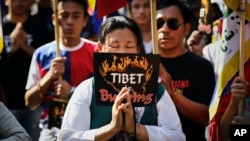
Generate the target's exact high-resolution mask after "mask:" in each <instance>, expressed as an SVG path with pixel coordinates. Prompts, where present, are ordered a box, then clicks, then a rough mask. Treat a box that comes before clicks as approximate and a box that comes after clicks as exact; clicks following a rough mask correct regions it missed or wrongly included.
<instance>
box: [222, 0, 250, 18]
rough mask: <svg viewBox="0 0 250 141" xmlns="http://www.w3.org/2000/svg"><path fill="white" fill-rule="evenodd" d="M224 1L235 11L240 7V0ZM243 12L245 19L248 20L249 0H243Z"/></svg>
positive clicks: (249, 13) (249, 15) (249, 11)
mask: <svg viewBox="0 0 250 141" xmlns="http://www.w3.org/2000/svg"><path fill="white" fill-rule="evenodd" d="M224 3H225V4H226V5H227V6H228V7H229V8H231V9H233V10H234V11H237V10H238V9H239V7H240V4H241V0H224ZM245 4H246V5H245V14H246V19H247V20H248V21H250V0H245Z"/></svg>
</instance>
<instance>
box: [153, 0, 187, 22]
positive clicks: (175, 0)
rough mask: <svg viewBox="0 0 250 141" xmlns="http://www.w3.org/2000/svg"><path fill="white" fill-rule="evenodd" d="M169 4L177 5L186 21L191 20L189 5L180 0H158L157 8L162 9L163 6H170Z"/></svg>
mask: <svg viewBox="0 0 250 141" xmlns="http://www.w3.org/2000/svg"><path fill="white" fill-rule="evenodd" d="M169 6H177V7H178V8H179V9H180V11H181V15H182V17H183V20H184V23H190V22H191V12H190V10H189V8H188V6H187V5H185V4H184V3H183V2H181V1H179V0H158V1H157V5H156V9H157V10H160V9H162V8H165V7H169Z"/></svg>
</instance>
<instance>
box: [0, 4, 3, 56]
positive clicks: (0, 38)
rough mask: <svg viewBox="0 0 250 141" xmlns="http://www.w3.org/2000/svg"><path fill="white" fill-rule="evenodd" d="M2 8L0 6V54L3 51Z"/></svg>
mask: <svg viewBox="0 0 250 141" xmlns="http://www.w3.org/2000/svg"><path fill="white" fill-rule="evenodd" d="M1 8H2V6H1V5H0V54H1V53H2V51H3V29H2V28H3V25H2V9H1Z"/></svg>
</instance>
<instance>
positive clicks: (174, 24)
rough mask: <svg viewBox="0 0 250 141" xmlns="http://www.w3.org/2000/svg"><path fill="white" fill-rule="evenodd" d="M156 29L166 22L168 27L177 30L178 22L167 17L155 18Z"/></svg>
mask: <svg viewBox="0 0 250 141" xmlns="http://www.w3.org/2000/svg"><path fill="white" fill-rule="evenodd" d="M156 22H157V29H160V28H162V26H163V25H164V24H165V23H166V24H167V26H168V28H169V29H171V30H177V29H178V28H179V27H180V25H181V24H180V23H179V21H178V20H177V19H174V18H172V19H168V20H164V19H161V18H160V19H157V20H156Z"/></svg>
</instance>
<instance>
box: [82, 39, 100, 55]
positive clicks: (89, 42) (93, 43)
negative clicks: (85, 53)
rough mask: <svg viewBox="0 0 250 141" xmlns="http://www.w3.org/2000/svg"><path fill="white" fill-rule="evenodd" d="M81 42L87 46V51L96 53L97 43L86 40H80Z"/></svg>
mask: <svg viewBox="0 0 250 141" xmlns="http://www.w3.org/2000/svg"><path fill="white" fill-rule="evenodd" d="M81 40H82V41H83V43H84V46H88V49H91V50H93V51H94V52H96V51H98V46H97V42H94V41H91V40H88V39H86V38H81Z"/></svg>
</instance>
